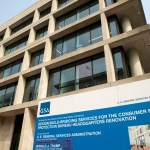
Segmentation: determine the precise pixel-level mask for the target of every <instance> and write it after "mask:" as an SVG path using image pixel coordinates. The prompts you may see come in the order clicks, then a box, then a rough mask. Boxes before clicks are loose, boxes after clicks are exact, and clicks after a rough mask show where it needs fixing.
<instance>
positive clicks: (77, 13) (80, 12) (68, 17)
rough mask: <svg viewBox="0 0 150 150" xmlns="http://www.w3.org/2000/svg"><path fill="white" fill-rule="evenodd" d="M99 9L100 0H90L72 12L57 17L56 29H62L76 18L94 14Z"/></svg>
mask: <svg viewBox="0 0 150 150" xmlns="http://www.w3.org/2000/svg"><path fill="white" fill-rule="evenodd" d="M98 10H99V1H98V0H90V2H88V3H86V4H84V5H82V6H80V7H78V8H76V9H75V10H72V11H71V12H69V13H67V14H65V15H63V16H62V17H59V18H57V19H56V29H60V28H62V27H64V26H66V25H68V24H70V23H73V22H75V21H76V20H79V19H82V18H84V17H86V16H88V15H89V14H92V13H94V12H96V11H98Z"/></svg>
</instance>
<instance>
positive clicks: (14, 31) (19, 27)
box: [11, 17, 33, 34]
mask: <svg viewBox="0 0 150 150" xmlns="http://www.w3.org/2000/svg"><path fill="white" fill-rule="evenodd" d="M32 21H33V17H32V18H30V19H28V20H26V21H23V22H22V23H21V24H19V25H18V26H16V27H14V28H12V29H11V34H14V33H16V32H18V31H20V30H21V29H23V28H25V27H27V26H28V25H30V24H31V23H32Z"/></svg>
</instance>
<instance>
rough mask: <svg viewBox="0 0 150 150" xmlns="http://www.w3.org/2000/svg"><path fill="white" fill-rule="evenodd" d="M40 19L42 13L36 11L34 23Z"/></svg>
mask: <svg viewBox="0 0 150 150" xmlns="http://www.w3.org/2000/svg"><path fill="white" fill-rule="evenodd" d="M39 19H40V13H39V11H38V10H37V9H36V10H35V12H34V17H33V22H37V21H38V20H39Z"/></svg>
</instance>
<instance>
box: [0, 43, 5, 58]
mask: <svg viewBox="0 0 150 150" xmlns="http://www.w3.org/2000/svg"><path fill="white" fill-rule="evenodd" d="M4 52H5V48H4V46H3V45H0V58H2V57H3V56H4Z"/></svg>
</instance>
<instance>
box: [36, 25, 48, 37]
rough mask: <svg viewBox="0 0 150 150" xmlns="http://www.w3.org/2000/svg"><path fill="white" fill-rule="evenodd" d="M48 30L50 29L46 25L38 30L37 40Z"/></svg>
mask: <svg viewBox="0 0 150 150" xmlns="http://www.w3.org/2000/svg"><path fill="white" fill-rule="evenodd" d="M47 31H48V26H45V27H43V28H41V29H39V30H37V31H36V40H37V39H40V38H41V37H44V36H45V35H47Z"/></svg>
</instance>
